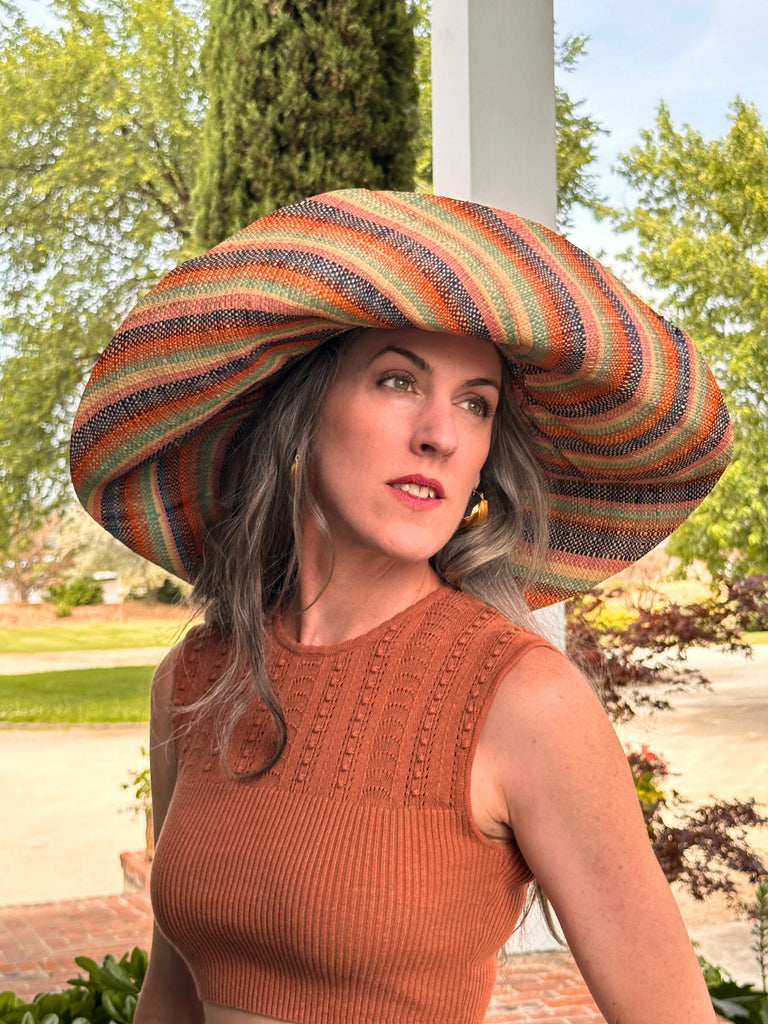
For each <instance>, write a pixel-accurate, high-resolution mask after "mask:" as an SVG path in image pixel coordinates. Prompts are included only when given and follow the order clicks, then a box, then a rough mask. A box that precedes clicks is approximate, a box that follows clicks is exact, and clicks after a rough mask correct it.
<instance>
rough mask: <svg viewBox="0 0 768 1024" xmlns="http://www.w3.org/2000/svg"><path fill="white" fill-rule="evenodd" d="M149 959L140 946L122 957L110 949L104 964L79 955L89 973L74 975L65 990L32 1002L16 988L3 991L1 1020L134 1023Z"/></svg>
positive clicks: (19, 1023) (6, 1023) (11, 1023)
mask: <svg viewBox="0 0 768 1024" xmlns="http://www.w3.org/2000/svg"><path fill="white" fill-rule="evenodd" d="M147 960H148V957H147V953H146V952H145V950H143V949H139V948H138V947H137V948H136V949H134V950H133V952H132V953H130V954H128V953H125V954H124V956H123V957H122V958H121V959H120V960H119V961H118V960H116V959H115V957H114V956H112V954H111V953H108V954H107V955H106V956H105V957H104V959H103V961H102V963H101V965H99V964H97V963H96V961H95V960H91V959H90V958H89V957H87V956H79V957H76V958H75V963H76V964H77V966H78V967H80V968H81V969H82V970H84V971H86V972H87V974H88V977H87V978H83V977H81V976H79V977H77V978H72V979H71V980H70V981H69V982H68V984H69V985H70V986H71V987H70V988H68V989H65V991H64V992H51V993H42V994H40V995H37V996H35V998H34V999H33V1001H32V1002H31V1003H25V1002H24V1001H23V1000H22V999H19V997H18V996H15V995H14V994H13V993H12V992H3V993H0V1024H113V1022H114V1024H131V1021H132V1020H133V1015H134V1013H135V1011H136V1003H137V1000H138V996H139V992H140V990H141V986H142V983H143V981H144V976H145V974H146V973H147Z"/></svg>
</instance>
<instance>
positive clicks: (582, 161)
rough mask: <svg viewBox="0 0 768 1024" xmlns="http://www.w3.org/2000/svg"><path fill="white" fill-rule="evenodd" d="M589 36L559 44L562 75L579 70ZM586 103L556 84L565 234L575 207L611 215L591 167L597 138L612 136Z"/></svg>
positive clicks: (560, 197) (560, 208)
mask: <svg viewBox="0 0 768 1024" xmlns="http://www.w3.org/2000/svg"><path fill="white" fill-rule="evenodd" d="M588 42H589V36H566V37H565V39H563V40H562V42H559V43H558V44H557V47H556V50H555V65H556V67H557V69H558V71H559V72H561V73H566V74H567V73H570V72H572V71H574V70H575V68H576V65H577V64H578V62H579V60H580V59H581V58H582V57H584V56H585V55H586V53H587V43H588ZM585 102H586V101H585V100H573V99H571V97H570V95H569V93H568V92H567V91H566V90H565V89H564V88H563V86H562V85H560V84H559V83H557V82H556V83H555V141H556V147H557V220H558V225H559V227H560V229H561V230H562V231H565V230H567V229H568V228H570V227H572V226H573V222H572V213H573V210H574V207H576V206H581V207H583V208H584V209H586V210H591V211H592V213H593V214H594V215H595V216H597V217H602V216H604V215H605V214H606V212H607V207H606V206H605V200H604V198H603V197H602V196H601V195H600V193H599V192H598V189H597V178H596V176H595V175H594V173H593V172H592V171H591V170H590V168H591V167H592V166H593V165H594V163H595V160H596V159H597V139H598V136H599V135H607V134H608V133H607V132H606V130H605V129H604V128H602V127H601V126H600V124H599V123H598V122H597V121H595V120H594V118H592V117H590V115H589V114H587V113H585V112H584V109H583V108H584V104H585Z"/></svg>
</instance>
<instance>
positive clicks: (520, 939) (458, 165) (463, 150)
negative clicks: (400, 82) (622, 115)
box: [432, 0, 565, 952]
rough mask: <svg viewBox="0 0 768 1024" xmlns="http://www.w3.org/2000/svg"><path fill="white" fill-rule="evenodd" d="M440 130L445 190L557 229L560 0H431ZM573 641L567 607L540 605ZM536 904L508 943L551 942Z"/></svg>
mask: <svg viewBox="0 0 768 1024" xmlns="http://www.w3.org/2000/svg"><path fill="white" fill-rule="evenodd" d="M432 135H433V168H434V189H435V192H436V193H437V194H438V195H448V196H452V197H454V198H455V199H469V200H472V201H473V202H477V203H484V204H485V205H487V206H498V207H501V209H504V210H511V211H513V212H514V213H517V214H520V215H521V216H523V217H529V218H530V219H531V220H536V221H539V223H541V224H546V225H547V226H548V227H552V228H553V227H555V216H556V211H557V168H556V157H555V43H554V15H553V0H433V2H432ZM539 621H540V623H541V627H542V630H543V631H544V632H545V633H546V634H547V635H548V636H550V637H551V638H552V640H553V641H554V642H556V643H559V644H560V645H561V646H565V613H564V606H563V605H555V606H554V607H552V608H547V609H545V610H544V611H543V612H541V613H539ZM556 947H557V943H556V942H555V941H554V940H553V939H552V936H551V935H550V934H549V932H548V931H547V929H546V927H545V924H544V922H543V919H542V918H541V916H540V914H539V913H538V912H537V911H534V913H532V914H530V915H529V917H528V919H527V920H526V922H525V925H524V928H523V930H522V932H518V933H516V934H515V936H514V937H513V939H512V940H511V942H510V943H509V944H508V947H507V948H508V949H510V950H511V951H513V952H528V951H530V950H534V949H553V948H556Z"/></svg>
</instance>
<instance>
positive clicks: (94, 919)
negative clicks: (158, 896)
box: [0, 892, 604, 1024]
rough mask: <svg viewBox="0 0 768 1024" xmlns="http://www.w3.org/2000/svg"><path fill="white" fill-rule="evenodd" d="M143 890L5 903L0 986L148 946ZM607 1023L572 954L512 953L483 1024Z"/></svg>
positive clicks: (37, 980) (43, 987) (25, 988)
mask: <svg viewBox="0 0 768 1024" xmlns="http://www.w3.org/2000/svg"><path fill="white" fill-rule="evenodd" d="M151 937H152V912H151V910H150V906H149V899H148V896H147V894H146V893H145V892H132V893H125V894H124V895H122V896H104V897H102V898H100V899H83V900H63V901H61V902H58V903H40V904H31V905H29V906H18V907H0V991H11V992H15V993H16V994H17V995H19V996H21V997H22V998H23V999H31V998H32V997H33V996H34V995H36V994H37V993H38V992H44V991H55V990H56V989H60V988H62V987H64V986H65V985H66V982H67V979H69V978H72V977H75V976H76V975H77V974H79V973H80V971H79V968H78V967H77V966H76V964H75V962H74V958H75V957H76V956H80V955H85V956H90V957H92V958H93V959H94V960H99V961H100V960H101V958H102V957H103V956H104V954H105V953H114V954H115V955H116V956H122V954H123V953H125V952H127V951H129V950H131V949H133V947H134V946H142V947H144V948H145V949H148V948H149V945H150V941H151ZM534 1022H538V1024H545V1022H546V1024H604V1019H603V1017H602V1016H601V1014H600V1012H599V1011H598V1009H597V1007H596V1006H595V1004H594V1002H593V1000H592V997H591V996H590V994H589V992H588V991H587V988H586V986H585V984H584V981H583V980H582V978H581V975H580V974H579V972H578V969H577V967H576V965H575V964H574V962H573V959H572V958H571V956H570V954H568V953H565V952H556V953H527V954H525V955H521V956H513V957H510V958H509V960H508V962H507V963H506V964H504V965H503V966H502V968H501V969H500V971H499V979H498V982H497V985H496V989H495V992H494V995H493V1000H492V1001H491V1005H490V1007H489V1009H488V1013H487V1015H486V1018H485V1024H534Z"/></svg>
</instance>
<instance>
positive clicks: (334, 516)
mask: <svg viewBox="0 0 768 1024" xmlns="http://www.w3.org/2000/svg"><path fill="white" fill-rule="evenodd" d="M501 377H502V366H501V359H500V356H499V354H498V352H497V350H496V348H495V347H494V346H493V345H492V344H491V343H490V342H485V341H479V340H477V339H470V338H459V337H456V336H455V335H452V334H436V333H431V332H427V331H418V330H413V329H406V330H399V331H390V330H378V329H377V330H366V331H364V332H362V333H361V334H360V336H359V337H358V338H356V339H355V341H353V342H352V343H351V344H350V345H349V348H348V349H347V351H346V352H345V354H344V356H343V357H342V361H341V364H340V367H339V372H338V375H337V377H336V379H335V380H334V383H333V385H332V386H331V388H330V390H329V392H328V394H327V396H326V398H325V400H324V402H323V405H322V408H321V411H320V417H319V421H318V429H317V434H316V438H315V443H314V445H313V455H312V464H311V479H312V489H313V492H314V494H315V496H316V498H317V501H318V503H319V505H320V507H321V508H322V510H323V512H324V513H325V516H326V518H327V520H328V523H329V526H330V528H331V532H332V534H333V538H334V542H335V545H336V552H337V555H338V554H339V553H340V552H342V551H343V550H344V549H345V548H355V549H360V550H367V551H370V552H372V553H376V554H378V555H384V556H387V557H390V558H395V559H404V560H407V561H421V560H426V559H428V558H429V557H431V556H432V555H433V554H435V553H436V552H437V551H439V550H440V548H442V547H443V545H444V544H445V543H446V542H447V541H448V540H449V538H450V537H451V535H452V534H453V533H454V532H455V531H456V528H457V526H458V524H459V521H460V519H461V518H462V516H463V515H464V512H465V510H466V507H467V503H468V500H469V497H470V495H471V493H472V489H473V488H474V487H476V486H477V485H478V482H479V480H480V470H481V469H482V467H483V464H484V462H485V460H486V458H487V456H488V449H489V446H490V441H491V425H492V422H493V416H494V413H495V410H496V407H497V405H498V401H499V391H500V388H501Z"/></svg>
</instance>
